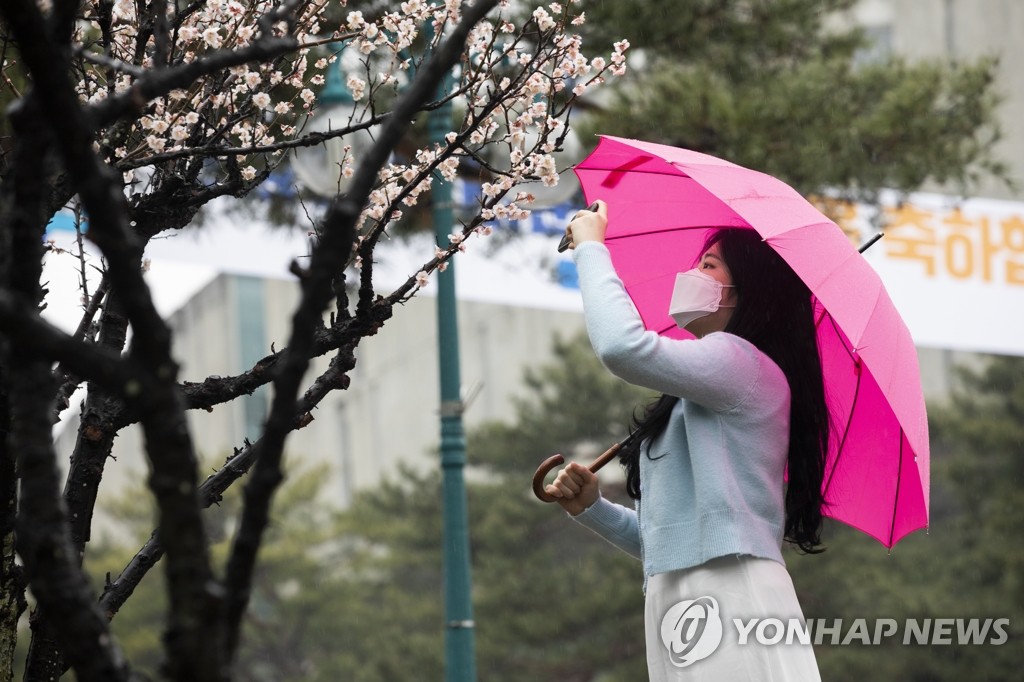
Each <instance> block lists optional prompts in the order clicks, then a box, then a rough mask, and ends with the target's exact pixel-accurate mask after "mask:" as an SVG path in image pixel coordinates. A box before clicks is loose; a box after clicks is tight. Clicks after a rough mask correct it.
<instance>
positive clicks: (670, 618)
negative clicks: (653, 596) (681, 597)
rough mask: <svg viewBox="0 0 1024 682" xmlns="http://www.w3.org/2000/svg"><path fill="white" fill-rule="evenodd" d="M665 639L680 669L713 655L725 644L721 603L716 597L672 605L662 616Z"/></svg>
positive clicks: (670, 653) (670, 656)
mask: <svg viewBox="0 0 1024 682" xmlns="http://www.w3.org/2000/svg"><path fill="white" fill-rule="evenodd" d="M661 641H662V643H663V644H664V645H665V648H666V649H668V653H669V660H671V661H672V665H674V666H676V667H678V668H685V667H687V666H689V665H692V664H694V663H696V662H697V661H699V660H702V659H704V658H707V657H708V656H710V655H711V654H712V653H714V651H715V649H717V648H718V645H719V644H721V643H722V618H721V616H719V615H718V602H717V601H715V598H714V597H697V598H696V599H689V600H687V601H681V602H679V603H678V604H676V605H675V606H673V607H672V608H670V609H669V610H668V611H667V612H665V616H664V618H662V619H661Z"/></svg>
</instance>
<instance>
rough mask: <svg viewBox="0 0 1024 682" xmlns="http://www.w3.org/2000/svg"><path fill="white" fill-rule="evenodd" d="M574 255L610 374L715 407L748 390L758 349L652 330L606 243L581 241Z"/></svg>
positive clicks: (594, 337) (592, 333) (591, 331)
mask: <svg viewBox="0 0 1024 682" xmlns="http://www.w3.org/2000/svg"><path fill="white" fill-rule="evenodd" d="M573 258H574V260H575V261H576V266H577V270H578V272H579V279H580V290H581V292H582V294H583V310H584V315H585V317H586V324H587V335H588V336H589V337H590V343H591V345H592V346H593V347H594V352H595V353H596V354H597V356H598V358H599V359H600V360H601V362H602V363H603V364H604V365H605V367H607V368H608V370H609V371H610V372H612V374H615V375H616V376H618V377H619V378H621V379H624V380H625V381H628V382H629V383H631V384H634V385H637V386H642V387H644V388H649V389H652V390H655V391H658V392H659V393H667V394H668V395H673V396H677V397H679V398H685V399H686V400H690V401H693V402H695V403H697V404H700V405H703V406H704V407H707V408H709V409H712V410H716V411H726V410H729V409H732V408H734V407H736V406H737V405H739V404H740V403H742V402H743V400H744V399H745V398H746V397H747V396H748V395H749V394H750V392H751V390H752V389H753V387H754V385H755V384H756V382H757V379H758V376H759V374H760V353H759V352H758V351H757V349H756V348H755V347H754V346H753V345H752V344H750V343H749V342H747V341H745V340H743V339H741V338H739V337H737V336H734V335H732V334H725V333H721V332H716V333H713V334H709V335H707V336H706V337H704V338H703V339H694V340H679V339H670V338H668V337H664V336H661V335H659V334H657V333H655V332H652V331H649V330H647V329H645V328H644V325H643V321H642V319H641V318H640V314H639V313H638V312H637V310H636V308H635V307H634V305H633V301H632V299H630V297H629V294H628V293H627V292H626V288H625V287H624V286H623V284H622V281H621V280H620V279H619V277H618V275H617V274H616V273H615V269H614V267H613V266H612V261H611V254H610V253H609V252H608V249H607V248H606V247H605V246H604V244H601V243H599V242H583V243H582V244H580V245H579V246H577V247H576V249H575V250H574V252H573Z"/></svg>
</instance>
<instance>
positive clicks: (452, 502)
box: [292, 63, 476, 682]
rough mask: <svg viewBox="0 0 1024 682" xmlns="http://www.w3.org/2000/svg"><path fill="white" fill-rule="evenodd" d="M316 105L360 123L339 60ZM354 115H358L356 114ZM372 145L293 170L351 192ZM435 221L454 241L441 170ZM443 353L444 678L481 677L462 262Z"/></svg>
mask: <svg viewBox="0 0 1024 682" xmlns="http://www.w3.org/2000/svg"><path fill="white" fill-rule="evenodd" d="M450 87H451V75H447V76H446V77H445V78H444V79H443V80H442V82H441V84H440V86H439V87H438V92H439V93H440V95H439V97H438V99H441V98H442V97H443V95H444V94H446V93H447V91H448V89H450ZM317 103H318V107H317V111H316V113H315V114H314V115H313V116H312V117H311V118H310V120H309V122H308V124H307V129H308V130H310V131H313V132H326V131H328V130H332V129H334V130H337V129H338V128H343V127H347V126H348V125H349V124H350V123H349V122H350V121H358V120H359V114H358V113H356V112H358V111H359V110H360V107H359V106H358V105H357V103H356V102H354V101H353V99H352V95H351V94H350V93H349V90H348V88H347V87H345V83H344V81H343V80H342V74H341V68H340V63H339V64H338V65H337V66H336V67H335V68H332V69H329V70H328V72H327V77H326V82H325V83H324V87H323V89H322V90H321V91H320V93H319V94H318V96H317ZM354 114H355V115H354ZM450 123H451V104H450V103H449V104H445V105H444V106H442V107H439V108H438V109H435V110H434V111H432V112H431V113H430V117H429V120H428V124H427V128H428V135H429V138H430V142H432V143H433V142H436V143H438V144H441V145H443V144H444V143H445V140H444V136H445V134H446V133H447V132H448V130H449V126H450ZM372 144H373V138H372V135H371V134H370V133H369V132H367V131H358V132H354V133H350V134H348V135H346V136H345V137H344V139H343V140H339V139H333V140H328V141H327V142H325V143H324V144H323V145H317V146H315V147H306V148H302V149H300V150H298V151H296V153H295V156H294V160H293V162H292V168H293V169H294V171H295V175H296V178H297V179H298V180H299V182H301V183H302V184H303V185H305V186H306V187H307V188H308V189H310V190H311V191H313V192H315V193H317V194H319V195H321V196H334V195H336V194H338V193H339V192H343V191H345V183H346V180H345V179H344V178H343V177H341V176H340V171H341V164H342V162H343V161H344V155H345V152H344V147H345V145H351V147H352V149H351V154H352V155H353V156H354V157H355V158H356V160H357V161H358V159H359V156H360V152H361V151H362V150H363V149H365V148H366V147H368V146H369V145H372ZM431 195H432V197H433V208H432V219H433V223H434V230H435V233H436V235H437V241H438V243H439V244H440V245H442V246H445V245H447V244H448V234H449V233H450V232H451V230H452V228H453V226H454V224H455V212H454V210H453V206H452V186H451V183H450V182H447V181H445V180H444V179H443V178H442V177H440V175H438V176H436V177H435V178H434V183H433V186H432V190H431ZM437 328H438V339H437V340H438V354H439V358H438V359H439V370H440V383H441V469H442V474H443V479H442V480H443V489H442V492H443V500H442V504H443V520H442V521H443V528H444V537H443V543H444V547H443V554H444V559H443V575H444V614H445V615H444V618H445V638H444V639H445V680H446V682H475V681H476V653H475V649H476V643H475V631H474V623H473V601H472V583H471V580H470V561H469V523H468V514H467V507H466V485H465V478H464V476H463V471H464V469H465V464H466V439H465V434H464V431H463V427H462V411H463V404H462V397H461V384H462V380H461V377H460V372H459V330H458V319H457V315H456V308H455V263H454V262H452V261H449V263H448V268H447V269H446V270H445V271H444V272H440V273H438V294H437Z"/></svg>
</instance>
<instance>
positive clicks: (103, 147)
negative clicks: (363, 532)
mask: <svg viewBox="0 0 1024 682" xmlns="http://www.w3.org/2000/svg"><path fill="white" fill-rule="evenodd" d="M344 4H345V3H344V2H342V3H340V5H341V6H342V8H340V9H339V3H328V2H327V0H282V1H275V2H270V1H268V0H253V1H250V2H246V3H241V2H236V1H235V0H230V1H227V2H224V1H221V0H208V1H206V2H204V1H202V0H194V1H193V0H152V1H151V2H149V3H144V2H136V1H134V0H86V1H85V2H73V1H70V0H4V2H3V3H2V4H0V19H2V23H0V31H2V35H0V39H2V50H3V55H2V56H3V74H2V75H3V78H2V79H0V96H2V98H3V101H4V102H5V103H7V104H8V106H7V109H6V112H5V116H6V117H7V124H6V126H5V130H7V131H9V135H8V136H7V137H6V138H5V139H4V140H3V148H2V152H3V154H2V157H0V178H2V184H0V467H2V469H0V472H2V473H3V478H2V480H3V485H2V486H0V493H2V497H0V500H2V504H0V514H2V518H3V522H2V532H3V535H4V537H3V557H2V564H0V663H5V664H6V667H4V666H3V665H0V682H5V680H7V679H11V677H10V675H11V674H13V673H5V671H10V670H12V667H11V665H10V661H11V658H12V657H13V652H14V642H15V641H16V637H17V621H18V618H19V616H20V614H21V613H22V612H23V610H24V609H25V605H26V599H25V597H26V591H28V592H30V593H31V595H32V597H33V599H34V601H35V608H34V610H33V613H32V617H31V619H30V620H31V646H30V653H29V656H28V660H27V661H26V666H25V667H26V679H29V680H41V679H56V678H57V677H59V676H60V674H62V672H63V671H65V670H66V669H67V668H68V667H70V668H73V669H74V670H75V674H76V675H77V677H78V679H80V680H127V679H129V678H130V677H131V676H132V673H131V665H130V662H128V661H126V660H124V657H123V655H122V654H121V652H120V650H119V647H118V645H117V642H116V641H114V639H113V638H112V637H111V635H110V631H109V627H108V622H109V619H111V618H113V617H115V615H116V613H117V611H118V609H119V608H120V607H121V605H122V604H123V603H124V602H125V600H126V599H128V598H129V597H130V596H131V594H132V591H133V589H134V588H135V586H136V585H138V583H139V581H140V580H141V579H142V578H143V576H145V575H146V573H147V572H148V571H149V570H150V569H151V568H152V567H153V566H154V565H156V564H157V562H158V561H159V560H160V559H161V558H162V559H163V563H164V566H165V569H166V577H167V586H168V587H167V589H168V597H169V598H168V604H169V606H168V614H167V631H166V633H165V635H164V643H165V648H166V661H165V664H164V670H163V672H164V673H165V674H166V676H167V677H169V678H171V679H176V680H190V681H191V680H225V679H229V678H230V677H231V661H232V657H233V656H234V652H235V651H236V649H237V644H238V641H239V637H240V636H241V635H242V633H241V624H242V622H243V616H244V614H245V612H246V608H247V605H248V599H249V589H250V584H251V580H252V575H253V571H254V568H255V566H256V562H257V554H258V550H259V547H260V544H261V542H262V540H263V536H264V531H265V529H266V527H267V525H268V519H269V513H270V507H271V502H272V498H273V494H274V491H275V489H276V488H277V486H278V484H279V482H280V481H281V480H282V478H283V472H282V463H281V454H282V452H283V448H284V444H285V440H286V438H287V436H288V434H289V433H290V432H291V431H293V430H295V429H297V428H301V427H302V426H303V425H305V424H306V423H308V422H309V419H310V412H311V410H312V409H313V408H315V407H316V405H317V404H318V403H319V402H320V401H321V400H322V399H323V398H324V396H326V395H327V394H328V393H330V392H331V391H334V390H344V389H346V388H347V387H348V385H349V379H348V376H347V372H348V371H350V370H351V369H352V368H353V367H354V365H355V357H356V349H357V347H358V345H359V344H360V342H361V341H362V340H363V339H364V338H366V337H368V336H372V335H373V334H374V333H375V332H376V331H377V330H378V329H379V328H380V327H381V325H383V324H385V323H386V322H387V320H388V319H389V318H390V317H391V315H392V314H393V310H394V306H395V305H396V304H398V303H401V302H402V301H405V300H407V299H408V298H409V297H410V296H413V295H415V293H416V292H417V291H418V290H419V289H420V288H421V287H422V286H424V285H425V284H426V282H427V281H428V278H429V277H430V275H431V273H433V272H434V271H435V270H440V269H443V268H444V267H445V266H446V264H447V262H448V260H449V259H450V258H452V257H453V255H454V254H457V253H458V252H459V251H461V250H464V249H466V248H468V247H471V246H472V243H473V240H475V239H481V238H483V237H484V236H485V235H487V234H488V233H489V231H490V228H489V226H488V223H489V222H490V221H492V220H494V219H500V218H511V219H518V218H523V217H525V216H526V215H528V212H529V210H530V205H531V201H532V196H531V195H530V194H529V192H527V191H523V190H521V189H519V188H520V186H521V185H523V184H524V183H526V182H530V181H534V182H535V181H538V180H540V181H543V183H544V184H546V185H549V186H550V185H553V184H556V183H557V182H558V181H559V173H560V172H561V171H563V170H564V169H559V168H557V167H556V163H555V160H554V157H553V156H552V154H553V153H554V152H555V151H556V150H558V149H559V148H560V145H561V143H562V141H563V140H564V139H565V136H566V134H567V131H568V127H569V113H570V111H571V109H572V107H573V104H574V103H575V102H576V100H577V99H578V98H579V97H581V96H584V95H586V94H587V93H588V92H589V91H590V90H592V89H594V88H596V87H598V86H600V85H601V84H602V83H604V82H605V79H606V78H608V77H610V76H614V75H619V74H621V73H623V71H624V69H625V57H624V52H625V50H626V49H627V47H628V45H627V44H626V43H625V42H624V41H623V42H621V43H617V44H616V45H615V46H614V49H610V50H609V54H608V55H607V56H593V57H588V56H587V55H586V54H585V53H584V52H583V45H582V41H581V39H580V37H579V35H577V34H576V33H574V30H575V29H576V27H578V26H579V25H581V24H582V23H583V22H584V21H585V17H584V15H583V14H582V13H581V12H578V11H576V10H575V9H574V3H572V2H570V3H550V4H547V5H543V6H532V7H530V8H528V9H526V11H525V12H524V11H523V9H524V8H523V7H518V8H516V7H511V6H510V3H509V2H507V1H501V2H499V1H498V0H476V2H474V3H472V4H470V3H461V2H458V1H457V0H445V1H444V2H424V1H423V0H407V1H406V2H402V3H400V4H397V3H395V4H394V5H391V6H387V5H385V6H384V8H383V9H380V8H381V5H379V4H378V5H374V7H375V8H377V9H375V10H374V11H373V13H371V12H370V11H369V10H368V9H366V8H364V11H358V10H351V11H349V10H347V9H345V8H344V7H343V6H344ZM331 69H342V70H343V71H344V80H345V82H346V84H347V86H348V89H349V90H350V92H351V94H352V97H353V99H354V100H355V101H356V102H357V103H358V105H359V106H358V107H357V110H356V112H355V113H354V114H353V115H352V117H351V118H350V119H349V120H348V121H347V122H344V125H339V126H336V127H333V128H331V129H330V130H327V131H319V132H314V131H312V130H311V127H310V126H309V125H307V123H308V121H309V120H312V117H315V115H316V108H317V92H318V90H319V88H320V87H321V86H322V85H323V84H324V82H325V78H326V77H327V74H328V73H329V70H331ZM446 75H448V76H450V77H449V78H446ZM442 84H449V85H447V86H444V87H441V86H442ZM449 103H451V104H453V105H456V106H454V110H455V111H457V112H459V116H458V117H457V118H455V119H453V121H452V126H451V130H450V132H448V133H447V135H445V136H444V141H443V142H439V143H432V144H428V145H425V146H420V147H419V148H418V149H416V150H415V151H414V152H413V153H411V154H407V155H405V156H404V157H401V156H398V155H396V154H395V153H394V152H395V150H396V149H397V148H398V146H399V143H400V142H402V141H404V140H407V139H409V126H410V122H412V121H414V120H415V119H416V118H417V117H418V116H422V115H426V114H428V113H429V112H431V111H435V110H437V109H439V108H440V107H442V106H444V105H446V104H449ZM366 130H372V131H373V140H374V141H373V144H372V146H370V147H369V148H368V149H366V150H365V151H363V152H361V153H359V154H358V155H357V154H356V153H355V152H354V151H353V150H354V147H353V146H352V145H348V146H345V147H344V150H345V154H344V157H343V159H342V160H341V162H340V163H338V164H337V167H336V168H334V169H332V172H333V173H336V179H337V183H338V187H339V188H342V187H343V188H344V191H342V192H339V193H338V194H337V196H335V197H334V198H333V199H332V200H331V201H330V203H329V206H328V207H327V209H326V211H325V212H324V214H323V215H322V216H321V217H320V218H319V220H318V221H317V223H316V225H315V229H313V230H312V231H311V233H310V234H311V242H310V254H309V256H310V257H309V259H308V260H304V261H303V263H304V264H303V265H299V264H297V263H296V264H293V266H292V272H293V273H294V274H295V275H296V277H297V278H298V279H299V281H300V283H301V291H302V293H301V299H300V302H299V304H298V306H297V307H296V309H295V311H294V314H293V317H292V323H291V331H290V338H289V343H288V346H287V347H286V348H284V349H282V350H276V351H274V350H271V352H270V354H268V355H267V356H266V357H264V358H262V359H261V360H260V361H259V362H257V363H255V364H254V365H253V366H252V367H250V368H249V369H247V370H246V371H244V372H242V373H241V374H238V375H236V376H228V377H221V376H211V377H209V378H207V379H205V380H203V381H198V382H182V381H180V380H179V378H178V367H177V365H176V364H175V362H174V360H173V358H172V355H171V343H172V337H173V335H172V330H171V329H170V328H169V327H168V326H167V324H166V322H165V321H164V320H163V319H162V318H161V317H160V315H159V314H158V313H157V311H156V308H155V306H154V304H153V299H152V296H151V294H150V291H149V289H148V287H147V285H146V282H145V280H144V278H143V270H144V263H145V254H146V246H147V244H148V243H149V242H150V240H152V239H154V238H156V237H159V236H163V235H167V234H171V233H173V232H175V231H178V230H182V229H184V228H186V227H188V226H189V225H190V224H191V223H192V222H193V220H194V219H195V218H196V216H197V215H198V214H199V212H200V210H201V209H202V208H203V207H204V206H206V205H207V204H209V203H210V202H212V201H214V200H220V201H222V202H223V201H226V200H230V199H231V198H235V199H240V198H242V197H244V196H245V195H247V194H248V193H250V192H251V191H252V190H254V189H255V188H256V187H258V186H259V185H260V184H261V183H262V182H264V181H265V180H266V179H267V178H268V177H270V175H271V174H272V173H274V171H275V170H276V169H278V168H279V167H280V166H281V165H282V164H285V163H287V162H288V158H289V152H290V151H292V150H295V149H298V148H302V147H311V146H316V145H322V144H325V143H327V142H328V141H332V140H334V139H338V140H341V141H342V143H344V141H345V140H346V138H347V137H349V136H352V135H355V134H357V133H359V132H360V131H366ZM469 165H472V167H473V168H476V169H482V170H479V171H478V172H479V173H481V175H482V177H481V180H482V182H483V184H482V194H481V197H480V200H479V206H478V210H477V211H476V212H475V216H473V217H472V218H469V219H466V220H465V221H464V222H462V223H460V225H459V226H458V227H457V228H456V229H454V231H453V232H452V234H451V235H450V237H449V241H448V243H445V244H439V245H437V247H436V249H435V250H434V251H432V252H431V253H426V254H424V256H423V263H422V266H421V267H420V268H419V269H418V270H417V271H416V272H410V273H409V276H408V279H407V280H406V281H405V282H404V283H403V284H402V285H401V286H399V287H398V288H397V289H395V290H393V291H391V292H390V293H388V294H386V295H383V294H378V293H377V292H376V289H375V283H374V273H373V262H374V258H373V254H374V249H375V248H376V246H377V244H378V243H379V240H380V238H381V237H382V236H383V235H385V234H387V232H388V230H389V227H393V226H394V225H395V224H396V223H397V222H398V221H401V220H402V219H403V215H404V214H405V213H406V212H408V211H409V210H410V209H411V208H412V207H414V206H416V205H417V204H418V203H419V202H420V201H424V200H426V198H427V197H429V195H430V189H431V186H432V184H433V183H434V182H436V181H437V180H436V179H437V178H442V179H444V180H452V179H453V178H454V177H455V175H456V174H457V173H458V172H459V171H460V169H461V168H464V167H467V166H469ZM69 208H70V209H72V210H74V211H75V213H76V215H79V216H82V217H83V221H84V222H87V225H88V228H87V230H85V229H84V228H82V227H81V226H79V232H78V235H79V240H80V242H81V241H82V240H89V241H91V242H93V243H94V244H95V245H96V247H98V249H99V251H100V252H101V254H102V259H101V260H99V261H98V262H91V263H87V262H86V260H87V258H86V255H85V251H84V249H81V251H82V252H81V254H80V258H81V259H82V269H83V278H82V299H83V300H82V303H83V310H84V313H83V317H82V319H81V321H80V324H79V325H78V328H77V331H76V332H75V333H73V334H67V333H64V332H62V331H60V330H58V329H57V328H55V327H53V326H51V325H49V324H48V323H47V322H45V321H44V320H43V319H42V318H41V317H40V315H39V313H40V310H41V309H42V308H44V307H45V305H46V303H47V297H48V295H49V292H48V291H47V290H46V289H45V288H44V286H42V285H41V284H40V277H41V274H42V261H43V258H44V256H45V254H46V251H47V250H48V249H52V248H54V247H53V246H52V245H47V243H46V242H45V241H44V235H45V231H46V226H47V224H48V222H49V221H50V219H51V218H52V216H53V215H54V214H55V213H56V212H58V211H60V210H66V209H69ZM87 266H88V267H97V268H99V269H101V270H102V279H101V280H100V283H99V285H98V286H94V287H92V288H91V289H90V288H89V287H88V281H87V278H86V277H85V276H84V273H85V270H86V267H87ZM350 281H354V286H350V285H349V282H350ZM351 291H355V292H356V293H355V300H354V301H350V300H349V292H351ZM327 313H330V315H329V316H328V317H327V319H328V320H329V321H325V314H327ZM129 329H130V331H131V334H130V338H131V341H130V343H129V342H128V338H129V333H128V332H129ZM325 355H331V356H332V357H331V360H330V363H329V366H328V369H327V370H326V371H325V372H324V373H323V374H321V375H320V376H317V377H315V378H314V379H313V380H312V381H311V382H309V383H308V384H303V375H304V373H305V371H306V369H307V368H308V367H309V365H310V363H311V361H312V360H313V359H314V358H317V357H321V356H325ZM268 383H273V385H274V392H273V396H274V397H273V401H272V406H271V410H270V414H269V416H268V418H267V421H266V423H265V427H264V429H263V433H262V435H261V436H260V437H259V438H258V439H257V440H256V441H254V442H251V443H250V442H248V441H247V442H245V443H239V444H238V447H237V448H236V450H235V454H234V456H233V457H231V458H230V459H229V460H228V461H227V462H226V463H225V464H224V466H223V467H222V468H221V469H220V470H219V471H217V472H216V473H214V474H213V475H212V476H210V477H209V478H208V479H207V480H206V481H205V482H202V483H200V481H199V478H198V463H197V457H196V446H197V444H196V443H194V442H193V439H192V436H191V433H190V430H189V427H188V422H187V421H186V419H185V414H186V411H187V410H190V409H198V408H202V409H207V410H210V409H214V408H215V407H216V406H218V405H222V404H225V403H228V402H230V401H232V400H234V399H236V398H238V397H240V396H243V395H247V394H250V393H251V392H252V391H253V390H255V389H256V388H258V387H260V386H262V385H265V384H268ZM82 385H85V386H86V387H87V389H88V390H87V397H86V399H85V401H84V404H83V408H82V418H81V426H80V429H79V432H78V438H77V441H76V444H75V447H74V451H73V452H70V453H66V452H62V453H58V452H56V451H55V448H54V445H53V442H52V437H51V429H52V425H53V423H54V422H55V420H56V419H58V418H59V416H60V414H61V412H62V411H63V410H65V409H66V408H67V407H68V402H69V396H71V394H72V393H73V392H74V391H75V389H76V388H78V387H79V386H82ZM133 423H139V424H141V426H142V429H143V432H144V435H145V443H146V454H147V457H148V460H149V463H150V470H151V475H150V478H149V486H150V488H151V490H152V494H153V496H154V499H155V500H156V504H157V509H158V513H159V529H158V531H154V533H153V536H152V538H151V539H150V541H149V542H148V543H147V544H146V545H145V546H144V547H143V548H141V549H140V551H139V552H138V554H137V555H136V556H135V558H134V559H133V560H132V561H131V563H130V564H129V565H127V566H126V567H125V568H124V570H123V571H122V572H121V574H120V575H118V576H112V577H111V578H110V579H109V580H108V584H107V585H106V588H105V590H104V592H103V593H102V594H101V595H96V594H93V593H92V591H91V588H90V586H89V584H88V582H87V580H86V578H85V577H84V575H83V573H82V570H81V561H82V557H83V556H84V553H85V552H86V551H88V542H89V539H90V529H91V524H92V518H93V512H94V508H95V503H96V499H97V495H98V491H99V485H100V481H101V479H102V477H103V471H104V466H105V464H106V462H107V460H108V459H109V457H110V453H111V447H112V445H113V441H114V438H115V436H116V435H117V433H118V431H119V430H120V429H122V428H124V427H126V426H128V425H129V424H133ZM200 445H201V444H200ZM58 457H61V458H65V459H67V460H68V461H69V462H70V469H69V471H68V473H67V475H66V477H62V475H61V473H60V468H59V466H58ZM246 473H249V474H250V476H249V477H248V483H247V486H246V496H245V504H244V508H243V512H242V515H241V518H240V520H239V522H238V524H237V532H236V536H235V538H234V541H233V543H232V547H231V552H230V556H229V559H228V562H227V567H226V570H225V571H224V572H223V575H220V574H218V571H217V570H216V569H215V568H214V566H213V565H212V563H211V559H210V555H209V548H208V542H207V539H206V537H205V535H204V531H203V526H202V518H201V510H202V508H203V507H206V506H209V505H210V504H213V503H214V502H216V501H218V500H219V499H220V496H221V494H222V493H223V492H224V491H225V490H226V489H227V488H228V487H229V486H230V485H231V484H232V483H233V482H235V481H236V480H238V479H239V478H240V477H242V476H243V475H244V474H246ZM15 552H16V553H17V555H18V557H19V558H20V562H19V561H16V559H15Z"/></svg>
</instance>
